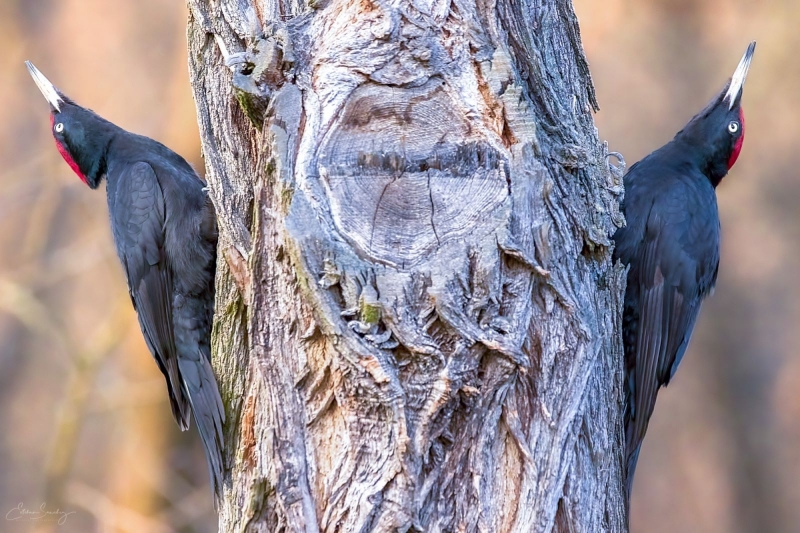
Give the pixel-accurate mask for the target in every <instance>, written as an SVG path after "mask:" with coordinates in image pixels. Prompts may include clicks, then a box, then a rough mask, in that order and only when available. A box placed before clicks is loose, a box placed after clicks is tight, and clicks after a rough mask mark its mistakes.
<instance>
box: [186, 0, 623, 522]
mask: <svg viewBox="0 0 800 533" xmlns="http://www.w3.org/2000/svg"><path fill="white" fill-rule="evenodd" d="M189 6H190V9H191V14H190V19H189V48H190V64H191V75H192V83H193V87H194V95H195V99H196V101H197V108H198V115H199V122H200V134H201V138H202V143H203V152H204V154H205V160H206V176H207V179H208V183H209V187H210V190H211V193H212V197H213V199H214V201H215V204H216V206H217V211H218V216H219V222H220V254H219V255H220V258H221V259H220V263H219V265H218V271H217V319H216V325H215V333H214V337H213V344H214V367H215V369H216V370H217V372H218V375H219V376H220V382H221V389H222V395H223V399H224V401H225V405H226V409H227V413H228V423H227V428H226V430H227V434H226V446H227V450H226V455H227V464H228V469H229V472H230V479H229V482H228V484H227V485H226V488H225V493H224V497H223V499H222V501H221V504H220V526H221V530H222V531H226V532H228V531H230V532H233V531H236V532H239V531H265V532H266V531H269V532H275V531H292V532H294V531H303V532H318V531H324V532H384V531H386V532H393V531H441V532H445V531H463V532H473V531H482V532H492V533H494V532H511V531H514V532H522V531H524V532H528V531H535V532H549V531H560V532H572V531H581V532H590V533H592V532H600V531H615V532H616V531H625V530H626V526H625V506H624V497H623V470H622V468H623V466H622V465H623V463H622V449H623V446H622V439H623V434H622V425H621V410H620V409H621V405H622V392H621V391H622V388H621V385H622V350H621V337H620V334H619V330H620V309H621V307H620V303H621V297H622V292H623V287H624V281H623V280H624V276H623V271H622V269H621V268H620V267H615V266H614V265H612V262H611V253H610V243H611V241H610V239H609V236H610V235H611V233H612V232H613V231H614V229H615V224H618V223H619V222H620V221H621V216H620V215H619V211H618V206H617V195H618V194H619V193H620V192H621V178H620V177H619V176H618V175H617V174H616V173H612V172H610V171H609V167H608V163H607V160H606V152H605V150H604V147H603V146H602V145H601V143H600V142H599V141H598V137H597V132H596V130H595V128H594V124H593V120H592V110H593V108H596V102H595V98H594V90H593V87H592V83H591V78H590V75H589V71H588V66H587V64H586V60H585V58H584V55H583V51H582V48H581V44H580V36H579V32H578V24H577V20H576V18H575V15H574V13H573V11H572V7H571V4H570V2H569V0H538V1H536V0H406V1H402V0H358V1H357V0H308V2H307V3H304V2H303V0H257V1H255V2H254V3H253V2H250V1H248V0H217V1H209V0H189ZM226 65H227V66H226Z"/></svg>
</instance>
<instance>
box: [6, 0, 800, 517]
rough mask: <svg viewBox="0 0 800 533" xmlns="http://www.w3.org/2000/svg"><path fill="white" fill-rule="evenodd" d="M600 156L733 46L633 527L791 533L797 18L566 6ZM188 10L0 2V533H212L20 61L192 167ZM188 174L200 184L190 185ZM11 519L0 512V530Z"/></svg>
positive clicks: (694, 5) (674, 126)
mask: <svg viewBox="0 0 800 533" xmlns="http://www.w3.org/2000/svg"><path fill="white" fill-rule="evenodd" d="M575 8H576V11H577V13H578V16H579V18H580V21H581V29H582V34H583V44H584V47H585V49H586V53H587V55H588V58H589V61H590V65H591V69H592V74H593V76H594V81H595V85H596V89H597V92H598V98H599V101H600V106H601V111H600V113H599V114H598V115H597V117H596V119H597V125H598V128H599V131H600V137H601V139H603V140H607V141H608V142H609V145H610V148H611V150H615V151H620V152H622V153H623V154H624V156H625V158H626V159H627V161H628V164H629V165H630V164H632V163H634V162H635V161H637V160H638V159H640V158H641V157H642V156H644V155H646V154H647V153H649V152H650V151H652V150H653V149H655V148H657V147H658V146H660V145H662V144H664V143H665V142H667V141H668V140H670V139H671V138H672V136H673V135H674V134H675V132H677V131H678V130H679V129H680V128H681V127H682V126H683V125H684V124H685V123H686V122H687V121H688V120H689V119H690V118H691V117H692V115H693V114H694V113H695V112H697V111H699V110H700V109H701V108H702V107H703V106H704V105H705V104H706V103H707V102H708V101H709V100H710V99H711V97H712V96H713V95H715V94H716V93H717V91H719V90H720V89H721V88H722V86H723V85H724V83H725V81H726V79H727V77H728V76H730V74H731V73H732V72H733V69H734V68H735V67H736V64H737V62H738V61H739V58H740V57H741V55H742V53H743V52H744V50H745V47H746V46H747V43H748V42H749V41H750V40H753V39H756V40H757V41H758V47H757V49H756V55H755V59H754V62H753V66H752V68H751V71H750V76H749V78H748V82H747V85H746V87H745V96H744V109H745V113H746V118H747V123H746V140H745V143H744V150H743V152H742V156H741V157H740V159H739V161H738V163H737V164H736V167H735V168H734V170H733V171H732V172H731V173H730V174H729V175H728V177H727V178H726V179H725V180H724V181H723V183H722V185H721V186H720V188H719V189H718V193H719V195H718V196H719V204H720V211H721V216H722V224H723V246H722V267H721V271H720V276H719V282H718V285H717V291H716V294H715V296H714V297H713V298H712V299H711V300H710V301H708V302H707V303H706V305H705V306H704V309H703V312H702V314H701V317H700V321H699V323H698V326H697V329H696V333H695V336H694V339H693V342H692V344H691V346H690V349H689V353H688V354H687V356H686V358H685V359H684V363H683V365H682V366H681V369H680V370H679V372H678V374H677V378H676V380H675V381H674V382H673V384H672V385H671V386H670V387H669V388H668V389H666V390H665V391H663V392H662V393H661V395H660V396H659V403H658V406H657V408H656V413H655V416H654V417H653V419H652V421H651V424H650V430H649V432H648V438H647V439H646V441H645V445H644V448H643V451H642V455H641V458H640V462H639V468H638V470H637V478H636V485H635V493H634V498H633V505H632V513H633V514H632V530H633V531H635V532H652V533H661V532H664V533H666V532H669V533H674V532H703V533H706V532H707V533H716V532H720V533H722V532H726V533H730V532H734V533H735V532H748V533H749V532H797V531H800V358H798V357H797V356H796V347H800V276H798V274H800V210H798V209H796V208H795V203H796V201H797V200H798V199H799V198H800V179H798V178H797V177H796V172H795V168H798V167H800V69H799V68H798V67H799V66H800V62H799V61H798V60H797V59H796V56H797V48H795V47H794V45H800V32H797V30H796V28H797V26H798V23H799V22H800V3H798V2H794V1H790V0H784V1H774V2H769V3H766V2H745V1H743V0H737V1H722V0H706V1H703V2H697V1H692V0H637V1H634V0H604V1H603V2H598V1H596V0H575ZM185 20H186V8H185V6H184V5H182V4H181V3H179V2H173V1H169V0H137V1H136V2H133V1H128V2H108V1H105V0H61V1H58V2H56V1H54V0H36V1H32V0H2V1H0V50H2V53H0V80H2V82H0V102H2V105H0V124H2V127H0V162H2V164H0V169H1V170H0V428H1V429H0V531H3V532H5V531H9V532H16V531H28V530H29V529H30V528H29V525H26V524H22V523H18V522H13V521H7V520H5V519H4V518H3V517H4V515H5V513H6V512H8V511H11V510H13V509H15V508H16V507H17V506H18V505H19V504H20V503H22V504H23V505H24V506H25V507H26V508H27V509H33V510H35V509H37V508H38V506H39V505H40V504H41V502H43V501H44V502H47V509H48V510H54V509H55V508H56V507H60V508H61V510H64V511H67V512H73V513H74V514H71V515H69V516H68V517H67V518H66V521H65V523H64V524H63V525H61V526H59V527H58V528H57V529H58V531H60V532H61V531H63V532H89V531H109V532H118V531H119V532H128V531H129V532H135V533H140V532H156V533H158V532H172V531H175V532H184V531H186V532H189V531H197V532H205V531H214V530H215V529H216V522H215V519H214V516H213V512H212V505H211V495H210V491H209V489H208V480H207V473H206V467H205V460H204V459H203V453H202V449H201V447H200V444H199V440H198V438H197V436H196V434H195V433H194V431H190V432H187V433H183V434H182V433H181V432H180V431H179V430H178V429H177V426H176V425H175V424H174V422H173V421H172V418H171V415H170V410H169V407H168V404H167V398H166V394H165V390H164V382H163V379H162V377H161V375H160V374H159V372H158V370H157V368H156V365H155V364H153V361H152V359H151V357H150V354H149V353H148V351H147V349H146V347H145V345H144V342H143V340H142V337H141V333H140V331H139V327H138V324H137V322H136V318H135V315H134V312H133V309H132V308H131V305H130V300H129V298H128V295H127V290H126V288H125V281H124V278H123V275H122V272H121V269H120V267H119V265H118V262H117V259H116V256H115V254H114V251H113V245H112V241H111V235H110V229H109V224H108V215H107V208H106V199H105V193H104V192H102V191H90V190H88V189H87V188H86V187H85V186H84V185H83V183H81V182H80V180H79V179H78V178H77V177H76V176H75V175H74V174H72V172H71V171H70V170H69V168H68V167H67V165H65V164H64V162H63V161H62V160H61V157H60V156H59V155H58V152H57V151H56V150H55V149H54V146H53V140H52V137H51V134H50V131H49V122H48V112H47V106H46V104H45V103H44V101H43V99H42V97H41V95H40V94H39V92H38V91H37V90H36V88H35V86H34V84H33V82H32V81H31V80H30V78H29V77H28V74H27V71H26V70H25V68H24V66H23V61H24V60H25V59H30V60H32V61H33V62H34V63H35V64H36V65H37V66H38V67H39V68H40V69H41V70H42V71H43V72H44V73H45V74H46V75H47V76H48V77H49V78H50V79H51V80H52V81H53V82H54V83H55V84H56V85H58V86H59V87H60V88H62V89H63V90H64V91H65V92H66V93H67V94H68V95H70V96H72V97H73V98H75V99H76V100H77V101H78V102H79V103H83V104H85V105H87V106H89V107H91V108H93V109H95V110H96V111H98V112H99V113H100V114H102V115H103V116H105V117H106V118H108V119H110V120H112V121H114V122H116V123H117V124H119V125H121V126H123V127H125V128H127V129H130V130H132V131H135V132H138V133H142V134H145V135H148V136H150V137H153V138H155V139H158V140H160V141H162V142H164V143H165V144H167V145H169V146H170V147H172V148H173V149H175V150H176V151H177V152H179V153H181V154H182V155H184V156H185V157H186V158H187V159H188V160H189V161H190V162H191V163H192V164H193V165H194V166H195V167H196V168H198V169H202V168H203V164H202V161H201V159H200V153H199V141H198V136H197V124H196V119H195V115H194V104H193V102H192V98H191V92H190V88H189V84H188V74H187V65H186V46H185V36H184V33H185ZM201 173H202V172H201ZM12 516H13V515H12Z"/></svg>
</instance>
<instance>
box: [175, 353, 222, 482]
mask: <svg viewBox="0 0 800 533" xmlns="http://www.w3.org/2000/svg"><path fill="white" fill-rule="evenodd" d="M179 366H180V370H181V375H182V376H183V386H184V389H185V391H186V396H187V397H188V398H189V402H190V403H191V406H192V412H193V414H194V420H195V424H197V431H198V433H200V439H201V440H202V441H203V446H204V447H205V451H206V460H207V461H208V470H209V475H210V478H211V486H212V488H213V491H214V495H215V498H216V497H218V496H219V494H220V493H221V490H222V477H223V472H222V469H223V463H222V450H223V447H224V446H223V443H224V440H223V435H222V428H223V424H224V423H225V408H224V407H223V404H222V398H221V397H220V394H219V389H218V388H217V382H216V379H215V377H214V371H213V369H212V368H211V363H210V362H209V361H208V359H206V358H205V357H203V356H202V355H201V354H199V353H197V357H196V358H188V357H181V358H180V361H179Z"/></svg>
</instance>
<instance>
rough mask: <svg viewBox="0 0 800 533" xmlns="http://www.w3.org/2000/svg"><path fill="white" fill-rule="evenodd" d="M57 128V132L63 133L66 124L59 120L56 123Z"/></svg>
mask: <svg viewBox="0 0 800 533" xmlns="http://www.w3.org/2000/svg"><path fill="white" fill-rule="evenodd" d="M55 129H56V133H61V132H62V131H64V124H63V123H61V122H59V123H58V124H56V128H55Z"/></svg>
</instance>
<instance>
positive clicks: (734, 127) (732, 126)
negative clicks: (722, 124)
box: [728, 120, 739, 133]
mask: <svg viewBox="0 0 800 533" xmlns="http://www.w3.org/2000/svg"><path fill="white" fill-rule="evenodd" d="M728 131H729V132H731V133H736V132H737V131H739V123H738V122H736V121H735V120H731V121H730V122H728Z"/></svg>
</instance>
